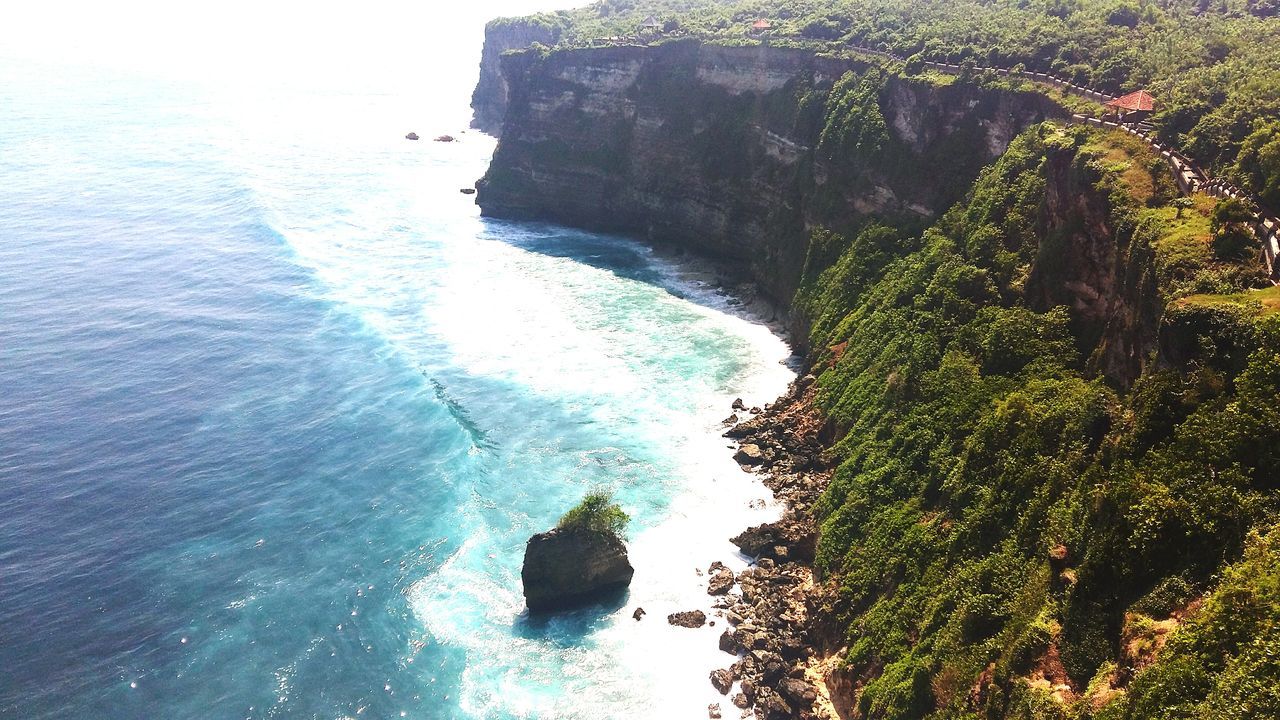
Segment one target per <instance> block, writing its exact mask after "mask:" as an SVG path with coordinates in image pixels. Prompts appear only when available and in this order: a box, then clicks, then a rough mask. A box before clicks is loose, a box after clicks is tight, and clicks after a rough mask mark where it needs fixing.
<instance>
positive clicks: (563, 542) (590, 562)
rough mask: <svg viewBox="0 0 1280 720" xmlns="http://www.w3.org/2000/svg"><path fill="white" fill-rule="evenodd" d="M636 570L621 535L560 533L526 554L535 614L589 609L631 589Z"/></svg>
mask: <svg viewBox="0 0 1280 720" xmlns="http://www.w3.org/2000/svg"><path fill="white" fill-rule="evenodd" d="M633 574H635V570H634V569H633V568H632V567H631V562H630V561H629V560H628V559H627V548H626V546H625V545H623V544H622V540H621V539H620V538H618V536H617V535H615V534H613V533H609V532H602V531H599V530H591V529H573V530H565V529H556V530H552V531H550V532H545V533H539V534H537V535H534V536H533V537H531V538H529V542H528V544H527V545H525V549H524V568H523V570H521V572H520V577H521V579H522V580H523V581H524V600H525V604H526V605H528V606H529V609H530V610H532V611H535V612H554V611H557V610H566V609H570V608H573V607H577V606H580V605H584V604H587V603H590V602H592V601H593V600H595V599H597V598H599V597H600V596H601V595H604V594H607V593H610V592H616V591H618V590H622V589H624V588H626V587H627V586H628V585H630V584H631V576H632V575H633Z"/></svg>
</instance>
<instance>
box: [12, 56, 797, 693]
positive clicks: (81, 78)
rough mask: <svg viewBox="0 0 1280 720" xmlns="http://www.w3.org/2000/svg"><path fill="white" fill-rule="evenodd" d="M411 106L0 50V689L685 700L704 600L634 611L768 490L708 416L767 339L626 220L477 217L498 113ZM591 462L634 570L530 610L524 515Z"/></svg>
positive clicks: (753, 383)
mask: <svg viewBox="0 0 1280 720" xmlns="http://www.w3.org/2000/svg"><path fill="white" fill-rule="evenodd" d="M403 109H404V107H403V103H402V100H401V99H400V98H397V97H394V96H386V95H359V94H337V93H334V94H323V93H311V94H307V93H303V92H299V93H297V94H296V95H290V94H288V93H285V92H283V91H272V92H265V91H264V92H260V93H255V92H253V91H250V90H243V89H240V90H234V91H233V90H228V89H225V88H217V87H197V86H190V85H184V84H181V83H174V82H163V81H159V80H153V79H146V78H143V77H133V76H128V75H124V74H112V73H108V72H106V71H97V72H90V71H85V70H80V71H69V70H67V69H65V68H51V67H43V66H38V65H32V64H21V63H16V62H11V63H4V64H0V716H3V717H15V718H18V717H21V718H42V717H59V718H61V717H75V718H79V717H84V718H233V717H247V718H268V717H290V718H293V717H298V718H311V717H315V718H345V717H351V718H354V717H358V716H359V717H375V718H383V717H401V716H403V717H413V718H515V717H530V718H534V717H537V718H543V717H545V718H552V717H583V718H603V717H677V716H688V717H697V716H699V714H700V713H705V708H706V704H707V702H710V701H711V700H713V699H715V698H713V697H712V692H713V691H711V690H710V687H709V685H708V684H707V681H706V673H707V672H708V671H709V670H710V669H711V668H712V667H713V666H716V665H717V664H723V662H724V658H723V656H718V655H717V653H718V651H716V650H715V635H716V633H717V630H715V629H711V628H704V629H703V630H702V631H688V630H683V629H674V628H670V627H669V626H667V625H666V624H665V622H663V621H662V620H661V618H662V616H664V615H665V614H667V613H668V612H673V611H675V610H683V609H691V608H692V607H707V604H708V600H709V599H708V598H707V596H706V595H705V592H704V591H703V585H702V583H703V582H704V580H705V579H704V578H701V577H699V576H698V575H697V574H696V573H695V572H694V569H695V568H696V567H699V566H701V567H705V566H706V565H707V564H708V563H709V562H710V561H712V560H716V559H719V560H726V561H731V562H732V561H733V558H732V553H731V548H730V546H729V545H728V543H727V542H726V541H725V540H724V538H726V537H727V536H728V535H730V534H732V532H734V531H735V530H736V529H737V528H739V527H741V526H742V525H744V524H745V523H746V522H749V521H752V520H758V519H759V518H761V517H764V516H766V515H768V514H769V513H770V512H772V511H771V510H770V509H769V508H765V509H751V508H749V507H748V504H749V503H750V502H751V501H752V500H755V499H758V498H761V497H764V496H765V494H766V492H765V491H764V490H763V489H762V487H761V486H760V485H759V484H758V483H757V482H756V481H755V480H753V479H752V478H751V477H749V476H747V475H745V474H743V473H741V472H740V471H739V470H738V469H737V468H736V466H734V465H733V463H732V462H731V461H730V460H729V451H728V450H726V449H725V443H724V441H723V440H722V439H720V438H719V437H718V436H717V432H716V426H717V424H718V420H719V419H720V418H721V417H723V416H724V415H727V414H728V403H729V401H730V400H731V399H732V398H733V397H735V396H739V395H742V396H745V397H747V398H748V400H749V401H753V402H764V401H767V400H768V399H770V398H771V397H772V396H773V395H776V394H777V393H778V392H779V391H780V390H781V389H782V386H783V385H785V383H786V381H787V380H788V378H789V373H788V371H787V370H786V369H785V368H783V367H782V366H781V365H779V361H780V360H782V359H784V358H785V356H786V354H787V351H786V348H785V346H784V345H783V344H782V343H781V341H779V340H778V339H777V338H775V337H774V336H772V335H771V334H770V333H769V332H768V331H767V330H766V329H765V328H763V327H762V326H760V325H758V324H754V323H752V322H749V321H747V320H744V319H742V318H739V317H736V316H734V315H732V314H730V313H729V312H727V309H728V305H727V303H726V302H725V299H724V298H723V297H720V296H719V295H717V294H716V293H715V292H713V291H712V290H711V289H709V288H708V287H706V286H704V285H702V284H700V282H699V280H698V278H697V277H696V276H694V277H690V276H688V275H686V274H682V273H681V272H679V271H678V270H677V269H676V268H674V267H673V266H671V265H670V264H669V263H668V262H666V261H664V260H663V259H661V258H658V257H655V256H654V255H653V254H652V253H651V252H650V251H648V250H646V249H645V248H643V247H641V246H639V245H636V244H634V243H631V242H629V241H626V240H623V239H619V238H611V237H603V236H599V235H593V234H589V233H583V232H578V231H573V230H567V229H563V228H558V227H553V226H546V225H537V224H514V223H504V222H494V221H487V220H483V219H481V218H480V217H479V216H478V213H477V212H476V210H475V208H474V205H473V204H472V203H471V199H470V198H469V197H467V196H464V195H461V194H460V193H458V192H457V190H458V188H459V187H462V186H464V185H470V184H471V183H472V182H473V181H474V179H475V178H477V177H479V176H480V175H481V174H482V173H483V171H484V168H485V165H486V163H487V161H488V157H489V154H490V153H491V151H492V147H493V141H492V140H490V139H487V138H484V137H482V136H479V135H475V134H474V133H467V134H465V135H459V137H461V138H462V141H461V142H458V143H454V144H444V143H433V142H425V141H424V142H418V143H410V142H408V141H405V140H404V139H403V138H402V136H403V134H404V132H405V130H406V129H407V128H406V127H405V123H406V120H405V119H404V118H405V114H404V112H403ZM454 110H455V111H456V108H454ZM455 114H456V113H455ZM419 119H421V118H420V117H419ZM423 129H425V128H419V132H420V133H422V134H424V136H429V135H427V133H423V132H422V131H423ZM444 129H447V130H453V131H454V132H455V133H456V132H457V129H456V128H444ZM595 487H605V488H608V489H611V490H613V491H614V492H615V493H616V494H617V496H618V498H619V499H620V501H621V502H622V504H623V505H624V507H625V508H626V510H627V511H628V512H630V513H631V514H632V516H633V522H632V528H631V532H630V544H631V548H632V554H633V562H634V564H635V565H636V567H637V575H636V579H635V584H634V586H633V588H632V590H631V595H630V597H629V598H627V600H626V601H625V602H624V603H623V604H621V605H618V606H610V607H598V608H593V609H589V610H586V611H583V612H579V613H576V614H573V615H569V616H564V617H560V618H556V619H553V620H550V621H542V620H536V619H532V620H531V619H530V618H528V617H526V616H525V614H524V613H523V607H522V601H521V597H520V586H519V564H520V557H521V553H522V552H523V546H524V540H525V539H526V538H527V537H528V535H529V534H531V533H533V532H537V531H540V530H543V529H545V528H547V527H549V526H550V525H552V524H553V523H554V522H555V520H556V519H557V517H558V516H559V514H560V513H561V512H563V510H564V509H566V508H567V507H568V506H570V505H571V504H572V503H573V502H575V501H576V500H577V499H578V498H580V497H581V495H582V494H583V493H584V492H586V491H587V490H588V489H591V488H595ZM636 605H643V606H645V607H646V609H647V610H648V611H649V613H650V615H649V618H648V619H647V620H646V621H644V622H641V623H636V622H634V621H632V620H631V618H630V614H631V608H632V607H634V606H636ZM716 697H718V696H716Z"/></svg>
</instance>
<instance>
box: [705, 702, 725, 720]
mask: <svg viewBox="0 0 1280 720" xmlns="http://www.w3.org/2000/svg"><path fill="white" fill-rule="evenodd" d="M707 717H709V718H711V720H720V718H721V717H722V715H721V714H720V703H711V704H710V705H708V706H707Z"/></svg>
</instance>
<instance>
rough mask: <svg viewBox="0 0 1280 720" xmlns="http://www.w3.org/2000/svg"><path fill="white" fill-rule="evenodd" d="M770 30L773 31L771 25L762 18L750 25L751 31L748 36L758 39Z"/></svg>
mask: <svg viewBox="0 0 1280 720" xmlns="http://www.w3.org/2000/svg"><path fill="white" fill-rule="evenodd" d="M772 29H773V23H771V22H769V21H768V20H765V19H764V18H760V19H759V20H756V21H755V22H753V23H751V31H750V33H749V34H750V35H754V36H757V37H758V36H760V35H764V34H765V33H767V32H769V31H770V30H772Z"/></svg>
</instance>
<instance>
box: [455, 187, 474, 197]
mask: <svg viewBox="0 0 1280 720" xmlns="http://www.w3.org/2000/svg"><path fill="white" fill-rule="evenodd" d="M458 192H460V193H462V194H463V195H475V194H476V189H475V188H461V189H460V190H458Z"/></svg>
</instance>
